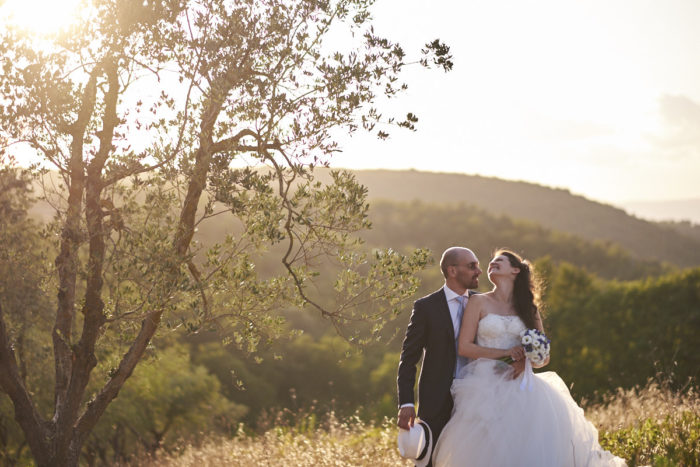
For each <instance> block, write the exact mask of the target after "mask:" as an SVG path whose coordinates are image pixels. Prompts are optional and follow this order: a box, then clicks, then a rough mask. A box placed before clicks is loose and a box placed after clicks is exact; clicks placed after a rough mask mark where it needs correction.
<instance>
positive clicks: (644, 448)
mask: <svg viewBox="0 0 700 467" xmlns="http://www.w3.org/2000/svg"><path fill="white" fill-rule="evenodd" d="M583 405H584V408H585V409H586V414H587V417H588V419H589V420H591V421H592V422H593V423H594V425H595V426H596V427H597V428H598V430H599V438H600V442H601V444H602V445H603V447H605V448H606V449H608V450H610V451H612V452H613V453H614V454H616V455H618V456H620V457H623V458H625V459H626V460H627V462H628V464H629V465H630V466H636V465H659V466H676V465H679V466H692V465H700V396H699V395H698V393H697V392H695V391H694V390H692V389H690V390H686V391H683V392H672V391H670V390H669V389H668V388H666V387H664V386H662V385H659V384H657V383H653V382H650V383H649V384H648V385H647V386H646V387H644V388H637V389H634V390H629V391H623V390H619V391H618V392H617V393H616V394H613V395H610V396H608V397H606V398H605V400H604V401H603V402H602V403H598V404H587V403H586V402H585V401H584V403H583ZM396 430H397V429H396V427H395V426H394V422H393V420H386V421H385V422H384V423H383V424H381V425H372V424H367V423H364V422H362V421H361V420H359V419H358V418H353V419H350V420H339V419H337V418H335V417H334V416H333V415H331V416H329V417H328V418H327V420H325V421H323V422H322V423H318V422H317V421H316V419H315V418H314V417H303V418H301V419H300V421H299V422H298V423H297V424H296V425H294V426H275V427H274V428H272V429H270V430H268V431H267V432H266V433H264V434H262V435H246V434H244V433H243V432H242V431H241V433H239V435H238V436H236V437H234V438H233V439H219V440H209V441H208V442H206V443H204V444H202V445H199V446H193V445H187V446H183V448H182V449H181V450H180V451H179V452H176V453H164V452H161V453H158V455H157V457H155V458H153V459H151V460H149V461H145V460H144V459H140V460H139V463H138V465H145V466H148V467H180V466H193V465H197V466H220V465H245V466H250V465H257V466H280V465H285V466H349V465H354V466H410V465H412V464H411V463H410V462H407V461H405V460H403V459H401V458H400V457H399V455H398V452H397V449H396V433H397V431H396Z"/></svg>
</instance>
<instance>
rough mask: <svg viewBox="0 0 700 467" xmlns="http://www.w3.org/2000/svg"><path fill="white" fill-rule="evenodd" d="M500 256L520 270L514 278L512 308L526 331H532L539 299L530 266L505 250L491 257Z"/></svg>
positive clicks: (502, 249) (498, 251) (500, 250)
mask: <svg viewBox="0 0 700 467" xmlns="http://www.w3.org/2000/svg"><path fill="white" fill-rule="evenodd" d="M501 255H503V256H505V257H506V258H508V261H509V262H510V265H511V266H513V267H514V268H518V269H520V272H519V273H518V275H517V276H515V283H514V284H513V306H514V307H515V311H516V313H518V316H520V319H521V320H523V323H524V324H525V326H527V328H528V329H534V328H535V321H536V319H537V303H536V302H537V301H538V298H539V290H538V286H537V284H536V282H535V280H534V277H533V274H532V266H531V265H530V263H529V262H528V261H527V260H524V259H522V258H521V257H520V256H519V255H518V254H517V253H514V252H512V251H510V250H508V249H505V248H501V249H499V250H497V251H496V253H494V255H493V257H494V258H496V257H497V256H501Z"/></svg>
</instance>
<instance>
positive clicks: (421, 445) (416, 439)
mask: <svg viewBox="0 0 700 467" xmlns="http://www.w3.org/2000/svg"><path fill="white" fill-rule="evenodd" d="M432 451H433V433H432V432H431V431H430V427H429V426H428V424H427V423H425V422H424V421H420V420H416V423H415V424H414V425H413V426H412V427H411V428H410V429H409V430H403V429H401V428H399V454H401V457H403V458H405V459H411V460H412V461H413V462H415V464H416V467H424V466H426V465H428V462H430V457H431V455H432Z"/></svg>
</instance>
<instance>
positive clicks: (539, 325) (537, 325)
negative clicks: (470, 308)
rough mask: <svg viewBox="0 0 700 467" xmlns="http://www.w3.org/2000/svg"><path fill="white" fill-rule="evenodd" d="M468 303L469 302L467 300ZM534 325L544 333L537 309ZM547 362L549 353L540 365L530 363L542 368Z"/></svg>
mask: <svg viewBox="0 0 700 467" xmlns="http://www.w3.org/2000/svg"><path fill="white" fill-rule="evenodd" d="M467 303H469V302H467ZM535 327H536V328H537V330H538V331H540V332H541V333H542V334H545V335H546V333H545V332H544V324H542V317H541V316H540V312H539V311H537V313H536V314H535ZM548 364H549V355H547V358H546V359H545V361H544V362H542V364H540V365H535V364H534V363H533V364H532V367H533V368H542V367H543V366H547V365H548Z"/></svg>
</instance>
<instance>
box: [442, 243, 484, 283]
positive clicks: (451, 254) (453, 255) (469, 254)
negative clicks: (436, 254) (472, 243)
mask: <svg viewBox="0 0 700 467" xmlns="http://www.w3.org/2000/svg"><path fill="white" fill-rule="evenodd" d="M475 260H476V255H475V254H474V252H473V251H472V250H470V249H469V248H464V247H461V246H453V247H450V248H448V249H447V250H445V252H444V253H443V254H442V258H440V270H442V275H443V276H445V279H447V276H448V273H447V267H448V266H455V265H457V264H460V263H465V262H472V261H475Z"/></svg>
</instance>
